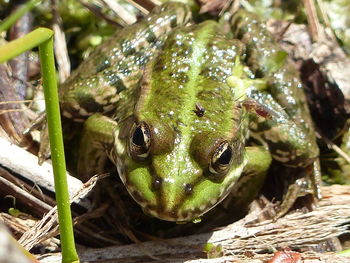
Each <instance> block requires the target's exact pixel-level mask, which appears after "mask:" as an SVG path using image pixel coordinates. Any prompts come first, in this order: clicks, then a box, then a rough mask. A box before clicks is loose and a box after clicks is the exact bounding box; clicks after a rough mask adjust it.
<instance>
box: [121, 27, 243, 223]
mask: <svg viewBox="0 0 350 263" xmlns="http://www.w3.org/2000/svg"><path fill="white" fill-rule="evenodd" d="M217 31H218V27H217V25H216V24H215V23H214V22H208V23H202V24H200V25H198V26H194V27H193V28H184V29H181V30H180V29H179V30H178V31H176V32H174V33H173V34H171V35H170V36H169V38H168V39H167V41H166V43H165V46H164V48H163V50H162V52H161V53H160V54H158V56H156V57H155V58H154V59H153V60H152V61H151V62H150V63H149V64H148V65H147V67H146V69H145V72H144V75H143V76H144V77H143V80H142V82H141V85H140V90H139V94H138V95H139V96H138V99H137V102H136V105H135V109H134V111H133V114H132V116H131V117H130V118H129V119H126V120H124V121H122V122H121V123H120V130H119V131H117V132H116V133H117V134H116V135H115V149H116V153H117V154H116V155H117V156H118V157H117V158H116V159H117V161H118V163H117V166H118V169H119V170H118V171H119V174H120V177H121V179H122V181H123V183H124V184H125V186H126V188H127V189H128V191H129V193H130V194H131V196H132V197H133V198H134V199H135V200H136V202H138V203H139V204H140V205H141V206H142V208H143V210H144V211H145V212H146V213H148V214H151V215H153V216H155V217H158V218H160V219H163V220H168V221H190V220H192V219H195V218H198V217H200V216H201V215H203V214H204V213H205V212H207V211H208V210H210V209H211V208H213V207H214V206H215V205H216V204H218V203H219V202H220V201H221V200H222V199H223V198H224V197H226V196H227V194H228V193H229V192H230V190H231V189H232V187H233V185H234V183H235V182H236V180H237V179H238V178H239V176H240V175H241V173H242V170H243V168H244V166H245V163H246V159H245V157H244V141H245V135H246V134H245V131H246V118H245V115H244V114H242V111H243V110H242V109H241V107H240V106H239V102H238V101H237V99H235V97H234V96H233V93H235V91H234V90H233V89H231V88H230V87H229V86H228V85H227V83H226V78H227V76H229V75H231V72H232V68H233V67H234V63H235V58H236V54H237V52H238V48H235V43H231V44H230V45H228V44H227V43H228V42H227V41H228V40H227V39H220V37H218V35H217V34H216V32H217ZM218 57H220V60H219V59H217V58H218Z"/></svg>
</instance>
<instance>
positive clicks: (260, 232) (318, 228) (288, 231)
mask: <svg viewBox="0 0 350 263" xmlns="http://www.w3.org/2000/svg"><path fill="white" fill-rule="evenodd" d="M322 190H323V196H324V197H323V199H322V200H321V201H320V203H319V206H318V208H317V209H316V210H315V211H312V212H309V213H305V212H301V211H296V212H293V213H291V214H289V215H287V216H285V217H283V218H280V219H278V220H276V221H275V222H273V221H272V220H266V221H264V222H261V223H256V224H255V223H254V222H255V221H256V219H257V218H258V216H259V213H257V212H253V213H251V214H248V215H247V216H246V217H245V218H243V219H241V220H239V221H237V222H235V223H233V224H231V225H228V226H226V227H224V228H222V229H220V230H216V231H212V232H209V233H203V234H199V235H192V236H187V237H181V238H173V239H168V240H162V241H149V242H144V243H141V244H133V245H125V246H113V247H108V248H103V249H86V250H83V251H80V253H79V254H80V259H81V261H83V262H105V261H108V262H109V261H112V262H157V261H156V260H153V259H150V258H149V257H148V256H147V255H146V253H145V252H147V254H149V255H152V256H154V257H157V258H159V259H160V260H161V262H192V263H195V262H196V263H197V262H203V263H204V262H208V263H209V262H233V261H234V262H236V261H235V260H248V261H249V262H263V261H262V260H267V259H268V258H269V257H271V254H266V253H271V252H272V251H273V250H274V249H281V248H285V247H289V248H291V249H301V250H303V251H305V250H311V249H313V248H316V247H317V246H318V245H319V244H320V243H322V242H326V241H327V240H329V239H332V238H335V237H338V236H339V235H341V234H345V233H349V230H348V229H349V226H350V206H349V205H348V204H349V202H350V195H349V192H350V186H340V185H333V186H327V187H323V189H322ZM207 243H212V244H213V245H215V246H219V245H220V246H221V247H222V256H223V258H220V259H208V260H204V259H201V260H198V258H203V257H205V256H206V255H205V253H204V252H203V246H204V245H205V244H207ZM264 254H266V255H265V256H264ZM332 256H333V255H331V256H330V257H332ZM302 257H303V258H304V259H307V258H308V259H310V260H319V258H321V259H322V257H324V256H323V255H321V254H316V253H311V254H310V252H308V253H306V254H302ZM333 257H334V258H336V257H335V256H333ZM194 259H196V260H194ZM40 260H41V262H55V260H56V262H57V261H59V255H51V256H49V257H45V256H43V257H41V258H40ZM305 262H324V261H322V260H320V261H305ZM327 262H328V261H327ZM334 262H337V261H334ZM339 262H341V261H339Z"/></svg>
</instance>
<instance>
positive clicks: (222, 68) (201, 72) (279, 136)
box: [60, 3, 318, 221]
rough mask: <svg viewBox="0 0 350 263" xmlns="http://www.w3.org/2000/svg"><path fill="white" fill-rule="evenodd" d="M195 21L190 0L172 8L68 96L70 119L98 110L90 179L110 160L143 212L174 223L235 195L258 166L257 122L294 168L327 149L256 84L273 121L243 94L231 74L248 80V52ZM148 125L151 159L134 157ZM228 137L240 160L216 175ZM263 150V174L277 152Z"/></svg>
mask: <svg viewBox="0 0 350 263" xmlns="http://www.w3.org/2000/svg"><path fill="white" fill-rule="evenodd" d="M189 19H190V13H189V10H188V8H187V7H186V6H185V5H182V4H179V3H168V4H164V5H163V6H161V7H160V8H157V9H156V10H155V11H153V12H152V13H151V14H150V15H149V16H148V17H147V18H145V19H144V20H143V21H142V22H139V23H138V24H135V25H132V26H130V27H128V28H126V29H124V30H123V31H122V32H120V33H119V34H118V35H116V36H115V37H114V38H112V39H111V40H109V41H108V43H106V44H104V45H103V46H102V47H100V48H99V49H98V50H97V51H96V52H95V53H94V54H93V55H92V58H91V59H90V60H88V61H86V62H84V63H83V64H82V65H81V66H80V67H79V69H78V70H77V71H76V72H75V73H74V74H73V75H72V76H71V77H70V79H69V80H68V81H67V82H66V83H65V84H64V85H63V86H62V88H61V92H60V95H61V100H62V104H61V106H62V112H63V114H64V115H65V116H66V117H69V118H72V119H74V120H76V121H84V119H86V118H87V117H88V116H90V117H89V118H88V120H87V121H85V132H84V135H83V138H82V146H81V150H80V155H81V156H80V160H79V173H80V174H81V175H85V177H88V176H90V175H92V174H94V173H96V172H99V171H101V169H102V167H103V163H104V161H105V159H106V156H108V157H109V158H110V159H111V160H112V161H113V162H114V163H115V164H116V166H117V168H118V173H119V176H120V178H121V180H122V181H123V183H124V185H125V186H126V188H127V190H128V191H129V193H130V194H131V196H132V197H133V198H134V199H135V201H136V202H137V203H139V204H140V205H141V206H142V208H143V209H144V211H145V212H146V213H148V214H150V215H153V216H155V217H158V218H160V219H163V220H168V221H190V220H192V219H195V218H198V217H200V216H201V215H203V214H204V213H205V212H207V211H208V210H210V209H211V208H213V207H214V206H215V205H216V204H218V203H219V202H220V201H221V200H222V199H224V198H225V197H226V196H227V195H228V194H229V193H230V191H231V189H232V188H234V187H235V182H237V180H238V178H239V177H240V176H241V175H242V174H244V171H250V172H251V171H252V169H250V168H251V167H250V166H249V163H251V164H253V161H251V160H252V158H253V157H252V156H251V155H249V152H254V151H247V148H246V147H245V143H246V140H247V139H248V137H249V130H248V125H250V126H251V128H253V129H255V133H256V134H259V136H260V137H261V138H265V139H266V138H269V140H266V141H267V145H268V147H269V148H270V152H271V155H272V156H273V157H275V158H276V159H280V161H282V162H283V163H285V164H286V165H290V166H306V165H309V164H310V163H311V162H312V160H313V159H315V157H316V156H317V154H318V151H317V147H316V148H315V144H314V141H312V140H313V138H311V141H310V140H309V137H308V134H307V132H305V131H304V128H303V127H300V126H298V125H296V124H295V123H294V122H293V121H291V120H290V118H289V116H288V114H287V113H285V112H284V111H283V109H282V107H281V106H280V105H279V104H278V103H277V102H276V101H275V99H274V98H273V97H272V96H271V95H270V94H269V93H268V92H266V91H259V90H257V89H256V88H254V85H253V84H252V85H250V86H249V87H248V88H247V90H246V96H248V98H249V96H251V97H252V98H254V100H255V101H256V102H257V103H258V104H259V105H263V106H264V107H265V108H266V112H268V113H269V116H270V117H269V118H262V117H261V116H259V115H256V114H252V113H251V112H247V111H246V109H245V107H244V106H243V103H242V102H243V101H244V100H245V98H241V97H240V95H239V94H240V93H241V90H238V88H236V87H235V86H232V85H229V84H228V83H227V78H228V77H230V76H232V75H237V77H239V78H241V79H243V80H244V79H248V74H245V73H244V72H243V71H240V70H238V69H239V68H242V65H243V64H244V61H245V59H246V57H247V55H246V54H245V49H244V46H243V45H242V43H241V42H240V41H237V40H235V39H229V38H228V37H226V36H225V35H224V34H223V33H221V27H220V25H219V24H217V23H216V22H213V21H206V22H203V23H201V24H198V25H191V26H184V25H185V24H187V22H188V21H189ZM175 26H177V27H176V28H174V27H175ZM237 72H240V73H237ZM251 75H252V74H251ZM252 83H253V82H252ZM244 97H245V96H244ZM199 108H200V109H203V110H204V113H203V114H200V113H199V112H198V111H199ZM96 112H99V113H96ZM252 119H254V122H252ZM141 123H146V124H147V125H148V127H149V129H150V149H149V152H148V153H147V154H148V156H147V158H143V160H139V159H138V158H135V157H133V154H132V153H131V148H132V147H131V146H130V145H131V141H132V140H133V139H132V138H133V132H135V129H136V127H138V126H139V125H140V124H141ZM223 143H228V145H229V147H230V149H231V150H232V156H230V157H231V158H230V160H229V165H228V169H226V170H225V172H224V173H216V172H215V171H213V168H212V167H211V161H212V158H213V157H212V156H213V153H215V151H216V150H217V149H218V147H220V145H222V144H223ZM310 149H311V150H310ZM256 152H257V151H256ZM259 154H261V155H263V157H261V158H260V157H259V158H258V155H256V157H257V159H261V160H264V162H265V163H264V164H260V165H256V164H253V167H261V171H258V170H259V169H258V168H256V170H257V174H262V175H263V174H264V173H265V170H266V169H267V167H268V166H269V163H270V161H271V158H270V155H269V152H266V151H259ZM248 156H249V158H248ZM281 156H282V157H283V158H282V157H281ZM248 159H249V160H250V161H249V162H248ZM247 191H254V189H247ZM255 191H256V190H255Z"/></svg>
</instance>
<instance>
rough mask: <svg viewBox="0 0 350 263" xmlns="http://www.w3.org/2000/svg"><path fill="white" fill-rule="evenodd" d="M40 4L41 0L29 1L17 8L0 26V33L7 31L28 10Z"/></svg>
mask: <svg viewBox="0 0 350 263" xmlns="http://www.w3.org/2000/svg"><path fill="white" fill-rule="evenodd" d="M40 2H41V0H30V1H28V2H26V3H25V4H24V5H23V6H22V7H20V8H18V9H17V10H16V11H15V12H13V13H12V14H11V15H10V16H8V17H7V18H6V19H5V20H4V21H3V22H2V23H1V24H0V33H1V32H3V31H6V30H7V29H9V28H10V26H12V25H13V24H14V23H15V22H16V21H17V20H18V19H19V18H20V17H21V16H23V15H24V14H25V13H26V12H28V11H29V10H31V9H33V7H35V6H36V5H37V4H39V3H40Z"/></svg>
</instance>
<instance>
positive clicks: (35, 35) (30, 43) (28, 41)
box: [0, 28, 53, 63]
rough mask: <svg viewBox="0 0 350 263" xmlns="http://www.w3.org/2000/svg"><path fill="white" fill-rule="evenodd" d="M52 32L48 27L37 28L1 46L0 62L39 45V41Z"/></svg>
mask: <svg viewBox="0 0 350 263" xmlns="http://www.w3.org/2000/svg"><path fill="white" fill-rule="evenodd" d="M52 34H53V32H52V30H50V29H47V28H37V29H35V30H34V31H32V32H30V33H28V34H27V35H25V36H23V37H21V38H18V39H16V40H13V41H11V42H9V43H8V44H6V45H4V46H1V52H0V63H2V62H5V61H7V60H9V59H11V58H14V57H16V56H18V55H20V54H22V53H23V52H25V51H28V50H31V49H32V48H34V47H37V46H39V45H40V44H41V43H43V42H44V41H47V39H49V38H50V37H52Z"/></svg>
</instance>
